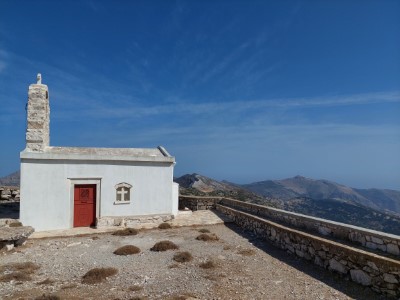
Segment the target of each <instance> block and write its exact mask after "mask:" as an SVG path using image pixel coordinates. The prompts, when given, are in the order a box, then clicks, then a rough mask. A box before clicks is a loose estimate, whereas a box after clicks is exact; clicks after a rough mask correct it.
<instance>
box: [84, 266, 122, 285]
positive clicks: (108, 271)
mask: <svg viewBox="0 0 400 300" xmlns="http://www.w3.org/2000/svg"><path fill="white" fill-rule="evenodd" d="M117 273H118V270H117V269H115V268H94V269H91V270H89V271H88V272H87V273H86V274H85V275H83V276H82V283H86V284H95V283H100V282H102V281H104V280H106V278H107V277H110V276H113V275H115V274H117Z"/></svg>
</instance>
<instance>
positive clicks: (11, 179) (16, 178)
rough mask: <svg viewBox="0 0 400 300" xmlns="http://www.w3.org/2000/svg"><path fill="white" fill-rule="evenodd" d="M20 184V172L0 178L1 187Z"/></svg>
mask: <svg viewBox="0 0 400 300" xmlns="http://www.w3.org/2000/svg"><path fill="white" fill-rule="evenodd" d="M19 184H20V172H19V171H17V172H14V173H12V174H10V175H7V176H4V177H1V178H0V186H19Z"/></svg>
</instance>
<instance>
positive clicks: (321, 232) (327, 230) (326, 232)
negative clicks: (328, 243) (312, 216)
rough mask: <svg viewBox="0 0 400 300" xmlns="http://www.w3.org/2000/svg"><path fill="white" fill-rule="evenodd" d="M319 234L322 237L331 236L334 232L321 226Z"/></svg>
mask: <svg viewBox="0 0 400 300" xmlns="http://www.w3.org/2000/svg"><path fill="white" fill-rule="evenodd" d="M318 232H319V233H320V234H322V235H330V234H331V233H332V230H331V229H330V228H328V227H325V226H320V227H318Z"/></svg>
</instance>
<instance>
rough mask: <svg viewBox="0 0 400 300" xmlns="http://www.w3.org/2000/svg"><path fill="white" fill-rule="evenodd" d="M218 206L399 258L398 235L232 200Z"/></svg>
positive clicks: (399, 241) (399, 238) (225, 199)
mask: <svg viewBox="0 0 400 300" xmlns="http://www.w3.org/2000/svg"><path fill="white" fill-rule="evenodd" d="M217 202H218V203H220V204H223V205H226V206H229V207H232V208H235V209H238V210H242V211H246V212H249V213H251V214H253V215H258V216H262V217H265V218H267V219H268V220H271V221H274V222H277V223H279V224H283V225H287V226H289V227H294V228H297V229H300V230H306V231H307V232H310V233H316V234H319V235H324V236H331V237H333V238H335V239H339V240H343V241H347V242H350V243H354V244H355V245H357V246H359V245H361V246H363V247H366V248H368V249H372V250H378V251H382V252H386V253H389V254H392V255H395V256H400V250H399V249H400V237H399V236H397V235H393V234H387V233H384V232H379V231H375V230H369V229H365V228H361V227H357V226H352V225H348V224H343V223H339V222H334V221H329V220H325V219H320V218H315V217H311V216H306V215H302V214H297V213H294V212H289V211H285V210H281V209H277V208H272V207H267V206H262V205H257V204H252V203H248V202H243V201H238V200H234V199H229V198H221V199H220V200H219V201H217Z"/></svg>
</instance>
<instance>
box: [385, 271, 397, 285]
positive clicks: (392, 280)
mask: <svg viewBox="0 0 400 300" xmlns="http://www.w3.org/2000/svg"><path fill="white" fill-rule="evenodd" d="M383 280H384V281H385V282H388V283H399V281H398V280H397V279H396V277H395V276H394V275H393V274H388V273H385V274H383Z"/></svg>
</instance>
